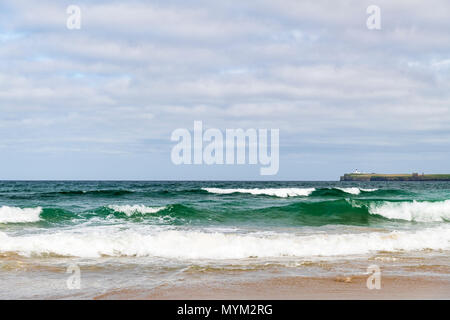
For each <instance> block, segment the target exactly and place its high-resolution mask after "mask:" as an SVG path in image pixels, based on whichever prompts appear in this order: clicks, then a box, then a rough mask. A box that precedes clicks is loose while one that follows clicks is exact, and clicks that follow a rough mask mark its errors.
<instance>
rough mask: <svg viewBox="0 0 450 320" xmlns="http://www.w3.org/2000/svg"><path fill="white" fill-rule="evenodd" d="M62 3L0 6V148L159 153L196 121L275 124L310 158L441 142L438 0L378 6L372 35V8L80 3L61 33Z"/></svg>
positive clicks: (445, 62)
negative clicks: (78, 16)
mask: <svg viewBox="0 0 450 320" xmlns="http://www.w3.org/2000/svg"><path fill="white" fill-rule="evenodd" d="M68 4H69V3H66V2H55V1H40V2H39V3H38V4H34V5H33V6H30V4H29V2H28V1H22V0H16V1H12V0H6V1H3V2H2V8H1V9H2V10H1V11H0V12H1V13H0V111H1V117H0V135H1V137H2V138H1V140H0V150H4V152H7V151H5V150H12V149H14V150H15V151H17V152H21V153H32V152H35V151H39V152H40V153H45V152H47V151H49V152H50V150H51V153H52V154H55V153H58V152H60V153H61V154H63V153H64V152H70V153H73V154H74V155H77V154H78V155H80V156H81V155H82V156H83V157H89V154H95V153H102V154H107V153H108V152H109V153H110V154H118V153H119V154H128V155H133V154H141V153H149V154H152V152H156V153H159V154H161V155H162V154H168V153H170V148H171V144H170V141H169V137H170V133H171V132H172V130H174V129H176V128H179V127H187V128H190V127H191V126H192V123H193V121H194V120H203V122H204V124H205V125H206V126H209V127H217V128H221V129H225V128H236V127H243V128H280V136H281V145H282V147H283V145H284V146H285V147H287V146H289V148H290V149H289V150H290V151H289V154H294V155H298V156H299V158H301V159H304V158H302V157H301V153H302V152H306V151H305V150H306V149H307V150H317V148H316V149H314V148H311V146H313V145H317V146H318V148H320V150H321V151H320V153H317V157H316V161H318V159H319V158H320V157H322V153H323V152H327V153H328V156H329V157H330V159H333V157H334V158H336V159H341V158H342V157H343V155H342V154H341V153H340V152H339V149H340V148H341V147H342V145H345V144H347V145H348V146H350V147H349V150H353V151H352V152H355V153H357V152H358V150H367V148H370V147H371V146H372V147H373V148H380V146H386V147H389V146H390V145H394V146H395V147H396V148H398V150H409V152H411V155H412V154H413V153H414V154H415V155H417V150H421V151H423V152H428V151H430V152H435V150H438V149H439V148H441V149H442V148H446V147H447V143H446V139H445V138H443V137H446V136H447V134H448V131H449V129H450V127H449V123H450V90H449V87H450V74H449V73H448V70H449V65H450V64H449V57H448V52H450V42H449V41H448V30H450V20H449V19H448V15H447V14H446V13H447V12H449V10H450V4H449V3H448V1H445V0H434V1H429V2H423V1H406V0H402V1H395V2H393V1H387V0H382V1H378V4H377V5H378V6H380V8H381V18H382V23H381V24H382V29H381V30H377V31H375V30H368V29H367V28H366V24H365V21H366V19H367V14H366V8H367V6H368V5H370V4H372V3H371V2H370V1H357V0H353V1H345V2H341V3H337V2H335V1H326V0H322V1H312V0H311V1H301V2H300V1H294V0H280V1H266V0H260V1H256V2H252V3H242V2H239V1H227V2H225V3H218V2H217V3H213V2H210V1H202V0H198V1H190V2H189V3H186V2H184V1H176V0H173V1H137V0H134V1H129V2H127V3H123V2H119V1H95V2H92V1H78V5H79V6H80V8H81V10H82V11H81V12H82V24H81V29H80V30H68V29H67V28H66V18H67V16H68V15H67V13H66V7H67V5H68ZM70 4H72V3H70ZM94 141H95V142H94ZM115 141H116V142H115ZM165 141H167V142H165ZM414 143H416V147H414ZM419 146H420V147H419ZM58 150H59V151H58ZM64 150H65V151H64ZM377 150H381V149H377ZM308 152H309V151H308ZM348 152H350V151H348ZM365 152H366V151H365ZM386 152H387V151H386ZM402 152H403V151H402ZM405 152H406V151H405ZM309 154H310V156H308V159H309V160H308V161H311V162H309V163H310V164H311V163H312V162H313V161H314V160H313V159H314V152H312V153H311V152H310V153H309ZM366 154H367V153H366ZM386 154H388V152H387V153H386ZM287 155H288V153H286V156H287ZM281 157H282V159H283V154H281ZM389 157H390V159H391V160H392V163H393V165H394V164H395V163H398V161H397V160H396V158H395V155H392V152H391V151H389ZM150 158H152V159H153V158H155V157H150ZM150 158H149V161H150V162H151V161H152V160H151V159H150ZM400 158H401V157H399V158H398V159H400ZM296 159H297V158H296ZM448 160H450V159H448V155H447V156H446V157H443V158H442V159H441V162H440V163H442V164H444V163H448ZM4 161H5V160H4ZM305 161H306V160H305ZM7 165H9V166H11V167H10V169H9V171H10V172H12V175H13V174H14V172H18V171H20V168H19V167H15V166H14V163H12V162H8V163H7ZM92 165H93V166H101V163H96V162H93V163H92ZM155 165H157V166H159V167H161V170H160V171H161V174H162V176H161V177H163V176H164V173H167V174H168V173H169V172H171V170H172V168H171V166H170V163H169V164H167V163H161V162H159V163H156V164H155ZM291 165H292V166H294V165H293V164H291ZM424 165H425V164H424ZM49 166H51V164H49ZM314 167H315V166H314ZM435 167H436V165H434V167H433V168H435ZM341 168H342V167H339V166H336V167H335V170H336V171H339V170H341ZM305 170H307V169H305ZM330 170H332V169H330ZM424 170H425V169H424ZM287 171H289V170H287ZM280 172H283V171H282V170H281V171H280ZM285 172H286V171H285ZM330 172H331V171H330ZM0 173H1V172H0ZM111 174H113V173H111ZM299 177H300V176H299ZM148 178H151V176H148ZM198 178H201V177H198Z"/></svg>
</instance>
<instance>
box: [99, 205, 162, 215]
mask: <svg viewBox="0 0 450 320" xmlns="http://www.w3.org/2000/svg"><path fill="white" fill-rule="evenodd" d="M108 208H110V209H112V210H114V211H116V212H122V213H125V214H126V215H127V216H129V217H131V216H132V215H134V214H149V213H157V212H158V211H161V210H163V209H165V208H166V207H147V206H144V205H121V206H120V205H109V206H108Z"/></svg>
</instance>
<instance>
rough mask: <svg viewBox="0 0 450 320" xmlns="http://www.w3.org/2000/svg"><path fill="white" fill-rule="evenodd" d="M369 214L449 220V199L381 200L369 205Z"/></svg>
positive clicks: (412, 218) (420, 220)
mask: <svg viewBox="0 0 450 320" xmlns="http://www.w3.org/2000/svg"><path fill="white" fill-rule="evenodd" d="M369 212H370V213H371V214H378V215H381V216H383V217H386V218H388V219H401V220H408V221H419V222H431V221H444V220H447V221H449V220H450V200H445V201H438V202H430V201H423V202H417V201H413V202H383V203H378V204H372V205H370V207H369Z"/></svg>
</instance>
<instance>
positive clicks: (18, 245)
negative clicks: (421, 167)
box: [0, 181, 450, 299]
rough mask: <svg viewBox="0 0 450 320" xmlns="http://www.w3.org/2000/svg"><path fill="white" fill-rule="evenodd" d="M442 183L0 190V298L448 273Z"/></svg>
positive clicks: (12, 186)
mask: <svg viewBox="0 0 450 320" xmlns="http://www.w3.org/2000/svg"><path fill="white" fill-rule="evenodd" d="M449 253H450V182H382V181H380V182H338V181H307V182H306V181H305V182H298V181H279V182H269V181H268V182H265V181H258V182H245V181H148V182H147V181H2V182H0V299H36V298H43V299H73V298H75V299H92V298H96V297H100V296H101V295H104V294H108V293H110V292H119V291H121V290H129V291H130V290H131V291H133V290H134V291H136V292H139V291H141V292H151V291H152V290H156V289H157V288H161V287H162V286H166V287H167V286H177V285H186V286H189V285H194V284H199V283H200V284H201V283H208V282H214V283H221V282H223V283H224V284H226V283H227V282H230V281H234V282H239V281H250V280H252V281H254V280H261V281H263V280H264V279H270V278H274V277H287V276H298V277H319V278H320V277H338V276H346V275H355V274H356V275H364V274H367V272H368V271H367V270H368V267H369V266H373V265H376V266H380V268H381V269H382V272H383V275H384V274H386V275H392V276H409V277H424V276H425V277H438V278H441V279H446V281H448V280H449V275H450V260H449V257H450V256H449Z"/></svg>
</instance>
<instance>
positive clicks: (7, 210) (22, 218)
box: [0, 206, 42, 223]
mask: <svg viewBox="0 0 450 320" xmlns="http://www.w3.org/2000/svg"><path fill="white" fill-rule="evenodd" d="M41 213H42V208H41V207H36V208H24V209H22V208H18V207H8V206H2V207H0V223H27V222H37V221H39V220H40V214H41Z"/></svg>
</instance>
